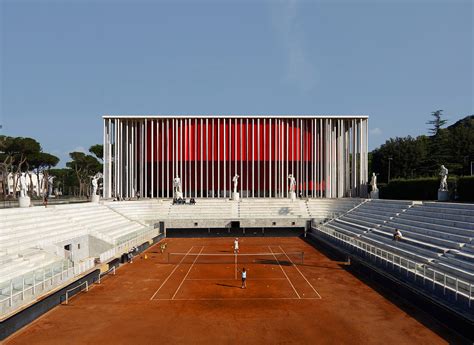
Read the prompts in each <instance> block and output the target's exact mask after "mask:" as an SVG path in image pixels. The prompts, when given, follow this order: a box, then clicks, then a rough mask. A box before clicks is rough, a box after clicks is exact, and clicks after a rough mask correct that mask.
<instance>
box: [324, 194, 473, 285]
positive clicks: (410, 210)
mask: <svg viewBox="0 0 474 345" xmlns="http://www.w3.org/2000/svg"><path fill="white" fill-rule="evenodd" d="M325 226H326V227H328V228H330V229H333V230H336V231H338V232H341V233H344V234H346V235H348V236H353V237H358V238H360V239H361V240H363V241H365V242H367V243H370V244H372V245H375V246H377V247H380V248H383V249H386V250H389V251H391V252H393V253H395V254H398V255H400V256H403V257H406V258H409V259H412V260H414V261H416V262H419V263H423V264H426V269H427V270H430V269H431V270H436V271H439V272H443V273H446V274H449V275H451V276H455V277H459V278H460V279H464V280H465V281H468V282H471V283H472V282H474V205H469V204H455V203H435V202H425V203H412V202H410V201H394V200H369V201H367V202H366V203H363V204H361V205H360V206H358V207H356V208H354V209H353V210H351V211H349V212H348V213H346V214H344V215H343V216H340V217H338V218H336V219H333V220H331V221H329V222H327V223H326V224H325ZM396 229H399V230H400V231H401V232H402V235H403V238H402V240H400V241H394V240H393V233H394V231H395V230H396Z"/></svg>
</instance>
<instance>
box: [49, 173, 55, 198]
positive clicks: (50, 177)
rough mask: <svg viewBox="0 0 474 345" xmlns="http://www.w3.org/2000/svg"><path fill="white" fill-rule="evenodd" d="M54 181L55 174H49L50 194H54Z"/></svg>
mask: <svg viewBox="0 0 474 345" xmlns="http://www.w3.org/2000/svg"><path fill="white" fill-rule="evenodd" d="M53 181H54V176H48V196H51V195H52V194H53Z"/></svg>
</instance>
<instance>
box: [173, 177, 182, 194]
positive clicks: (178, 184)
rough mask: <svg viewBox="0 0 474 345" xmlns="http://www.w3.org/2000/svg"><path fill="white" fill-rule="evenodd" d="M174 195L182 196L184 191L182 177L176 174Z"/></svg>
mask: <svg viewBox="0 0 474 345" xmlns="http://www.w3.org/2000/svg"><path fill="white" fill-rule="evenodd" d="M173 187H174V195H175V197H176V198H180V197H182V195H183V193H182V191H181V179H180V178H179V176H176V177H175V178H174V179H173Z"/></svg>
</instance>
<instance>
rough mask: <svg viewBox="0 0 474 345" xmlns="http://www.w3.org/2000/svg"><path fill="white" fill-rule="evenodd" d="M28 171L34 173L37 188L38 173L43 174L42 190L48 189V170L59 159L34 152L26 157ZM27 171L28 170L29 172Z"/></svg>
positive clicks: (39, 184)
mask: <svg viewBox="0 0 474 345" xmlns="http://www.w3.org/2000/svg"><path fill="white" fill-rule="evenodd" d="M27 161H28V166H29V169H31V170H33V171H34V172H35V173H36V178H37V181H38V186H41V181H40V173H42V174H43V188H44V190H46V191H47V190H48V188H49V185H48V184H49V179H48V177H49V170H50V169H51V168H52V167H54V166H56V165H57V164H58V163H59V158H58V157H56V156H53V155H52V154H49V153H46V152H36V153H34V154H32V155H30V156H29V157H28V160H27ZM29 169H28V170H29Z"/></svg>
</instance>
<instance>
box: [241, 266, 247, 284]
mask: <svg viewBox="0 0 474 345" xmlns="http://www.w3.org/2000/svg"><path fill="white" fill-rule="evenodd" d="M246 288H247V271H246V270H245V267H243V268H242V289H246Z"/></svg>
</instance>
